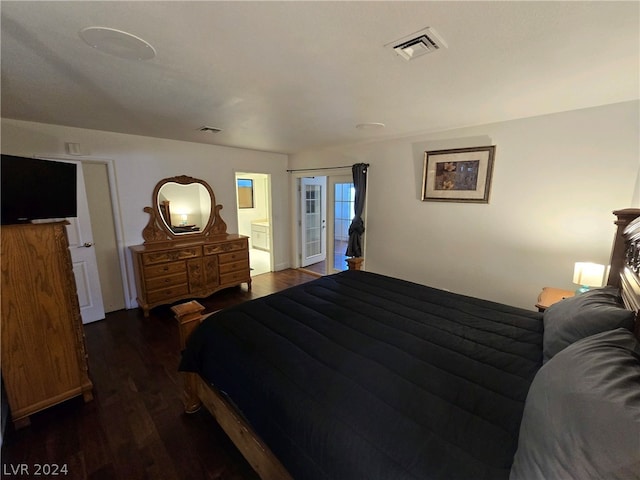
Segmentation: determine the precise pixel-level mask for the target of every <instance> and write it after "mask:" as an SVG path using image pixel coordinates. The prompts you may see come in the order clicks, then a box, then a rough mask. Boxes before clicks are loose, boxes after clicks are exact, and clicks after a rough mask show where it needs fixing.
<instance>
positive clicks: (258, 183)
mask: <svg viewBox="0 0 640 480" xmlns="http://www.w3.org/2000/svg"><path fill="white" fill-rule="evenodd" d="M235 183H236V204H237V207H238V212H237V214H238V233H239V234H240V235H246V236H247V237H249V265H250V266H251V276H252V277H254V276H256V275H260V274H263V273H268V272H272V271H273V227H272V219H271V176H270V175H269V174H265V173H252V172H236V174H235Z"/></svg>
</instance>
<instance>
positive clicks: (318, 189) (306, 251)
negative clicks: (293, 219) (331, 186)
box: [300, 177, 327, 267]
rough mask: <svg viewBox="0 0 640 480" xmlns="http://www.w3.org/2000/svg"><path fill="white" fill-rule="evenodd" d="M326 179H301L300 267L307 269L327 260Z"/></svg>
mask: <svg viewBox="0 0 640 480" xmlns="http://www.w3.org/2000/svg"><path fill="white" fill-rule="evenodd" d="M326 187H327V178H326V177H303V178H301V179H300V210H301V211H300V234H301V247H302V248H301V259H300V265H301V266H302V267H307V266H309V265H312V264H314V263H319V262H322V261H324V260H326V258H327V234H326V226H327V213H326V211H327V198H326Z"/></svg>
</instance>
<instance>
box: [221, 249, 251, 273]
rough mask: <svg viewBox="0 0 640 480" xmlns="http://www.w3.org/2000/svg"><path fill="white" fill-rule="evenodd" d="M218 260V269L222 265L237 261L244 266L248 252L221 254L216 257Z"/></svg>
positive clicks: (247, 258) (247, 259)
mask: <svg viewBox="0 0 640 480" xmlns="http://www.w3.org/2000/svg"><path fill="white" fill-rule="evenodd" d="M218 259H219V260H220V267H222V264H223V263H231V262H239V261H242V262H244V263H245V264H246V263H247V262H248V261H249V252H248V251H246V250H245V251H240V252H232V253H221V254H220V255H218ZM220 271H222V270H220Z"/></svg>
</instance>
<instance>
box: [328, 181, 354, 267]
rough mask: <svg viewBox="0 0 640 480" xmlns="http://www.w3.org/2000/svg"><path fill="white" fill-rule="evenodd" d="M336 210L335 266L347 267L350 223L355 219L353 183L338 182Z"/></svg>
mask: <svg viewBox="0 0 640 480" xmlns="http://www.w3.org/2000/svg"><path fill="white" fill-rule="evenodd" d="M334 195H335V197H334V198H335V205H334V206H333V211H334V212H335V215H334V218H333V268H334V269H335V270H340V271H342V270H346V269H347V256H346V255H345V253H346V251H347V243H348V241H349V225H351V220H352V219H353V204H354V202H355V196H356V191H355V188H354V186H353V183H336V185H335V190H334Z"/></svg>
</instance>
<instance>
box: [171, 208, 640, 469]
mask: <svg viewBox="0 0 640 480" xmlns="http://www.w3.org/2000/svg"><path fill="white" fill-rule="evenodd" d="M613 214H614V215H615V216H616V220H615V222H614V223H615V225H617V230H616V233H615V236H614V241H613V248H612V251H611V261H610V265H611V269H610V274H609V278H608V279H607V285H612V286H616V287H618V288H620V289H621V291H622V296H623V300H624V303H625V306H626V307H627V308H628V309H629V310H633V311H635V312H636V323H635V334H636V337H638V338H640V208H627V209H624V210H616V211H614V212H613ZM359 266H360V263H358V267H359ZM350 268H352V269H353V266H352V265H350ZM357 269H359V268H357ZM172 310H173V312H174V314H175V316H176V319H177V320H178V323H179V325H180V345H181V348H184V347H185V343H186V341H187V339H188V338H189V336H190V335H191V332H193V330H194V329H195V328H196V327H197V326H198V324H199V323H200V322H202V321H203V320H204V319H205V318H206V317H208V316H209V315H212V314H213V313H215V312H213V313H209V314H206V315H204V314H203V313H202V312H203V311H204V307H203V306H202V305H201V304H200V303H198V302H197V301H195V300H194V301H190V302H187V303H183V304H180V305H176V306H174V307H172ZM183 379H184V391H183V403H184V408H185V412H186V413H194V412H196V411H198V410H199V409H200V408H201V406H202V405H204V406H205V407H206V408H207V410H209V412H211V414H212V415H213V417H214V418H215V419H216V421H217V422H218V424H219V425H220V426H221V427H222V429H223V430H224V431H225V432H226V434H227V435H228V436H229V438H230V439H231V441H232V442H233V443H234V444H235V445H236V447H237V448H238V450H240V452H241V453H242V455H243V456H244V457H245V459H246V460H247V461H248V462H249V464H250V465H251V466H252V467H253V469H254V470H255V471H256V473H257V474H258V475H259V476H260V478H261V479H262V480H293V477H292V476H291V475H290V474H289V473H288V472H287V470H286V469H285V468H284V467H283V466H282V464H281V463H280V461H279V460H278V459H277V458H276V456H275V455H274V454H273V452H271V450H270V449H269V448H268V447H267V446H266V445H265V443H264V442H263V441H262V440H261V439H260V438H259V437H258V435H257V434H256V433H255V432H254V431H253V430H252V428H251V427H250V426H249V424H248V423H247V422H246V421H245V420H244V419H243V418H242V417H241V416H240V415H239V414H238V413H237V412H236V410H235V409H234V407H233V406H232V405H231V404H230V402H229V401H227V400H226V398H225V397H224V396H223V395H221V394H220V392H218V391H217V390H215V389H214V388H213V387H211V386H209V385H208V384H207V383H206V382H205V381H204V380H202V378H201V377H200V376H199V375H198V374H196V373H187V372H184V373H183Z"/></svg>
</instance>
